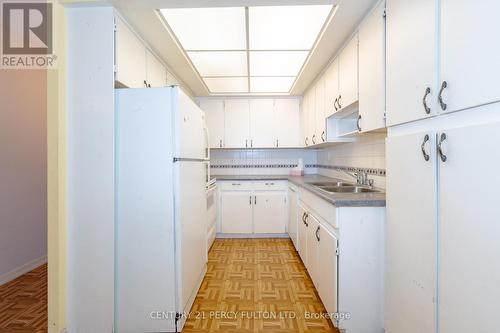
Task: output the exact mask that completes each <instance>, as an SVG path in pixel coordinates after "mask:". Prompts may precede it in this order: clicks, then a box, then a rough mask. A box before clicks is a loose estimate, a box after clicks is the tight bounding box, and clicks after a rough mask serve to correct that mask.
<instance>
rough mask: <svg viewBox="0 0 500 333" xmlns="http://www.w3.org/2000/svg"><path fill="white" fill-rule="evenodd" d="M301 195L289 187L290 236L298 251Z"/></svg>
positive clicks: (295, 189)
mask: <svg viewBox="0 0 500 333" xmlns="http://www.w3.org/2000/svg"><path fill="white" fill-rule="evenodd" d="M298 200H299V194H298V192H297V188H295V187H292V186H289V187H288V235H289V236H290V239H291V240H292V243H293V245H294V246H295V249H296V250H297V251H298V250H299V247H298V244H299V242H298V230H297V229H298V226H299V225H298V223H299V202H298Z"/></svg>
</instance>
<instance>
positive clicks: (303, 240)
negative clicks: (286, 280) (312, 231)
mask: <svg viewBox="0 0 500 333" xmlns="http://www.w3.org/2000/svg"><path fill="white" fill-rule="evenodd" d="M306 215H307V210H306V209H305V208H304V207H303V206H302V205H300V204H299V222H298V223H299V225H298V239H299V255H300V259H302V262H303V263H304V266H306V267H307V224H306V223H307V222H306V220H305V217H306Z"/></svg>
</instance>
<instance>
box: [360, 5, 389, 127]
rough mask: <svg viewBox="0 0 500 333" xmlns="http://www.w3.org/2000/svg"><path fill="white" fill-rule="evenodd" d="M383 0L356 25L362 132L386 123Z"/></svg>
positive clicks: (383, 125)
mask: <svg viewBox="0 0 500 333" xmlns="http://www.w3.org/2000/svg"><path fill="white" fill-rule="evenodd" d="M384 12H385V2H384V1H382V2H381V3H380V4H378V5H377V7H375V9H374V10H373V11H372V12H371V13H370V14H369V15H368V17H367V18H366V19H365V21H363V23H362V24H361V27H360V29H359V35H358V36H359V115H358V118H359V119H358V126H359V129H360V131H361V132H370V131H374V130H379V129H382V128H384V127H385V118H384V117H385V14H384Z"/></svg>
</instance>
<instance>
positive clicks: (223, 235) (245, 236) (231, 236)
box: [216, 233, 290, 238]
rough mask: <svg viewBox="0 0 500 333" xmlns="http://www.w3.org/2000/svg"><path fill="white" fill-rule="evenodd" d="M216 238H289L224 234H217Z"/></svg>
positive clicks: (269, 235)
mask: <svg viewBox="0 0 500 333" xmlns="http://www.w3.org/2000/svg"><path fill="white" fill-rule="evenodd" d="M216 238H290V236H288V234H286V233H285V234H226V233H217V235H216Z"/></svg>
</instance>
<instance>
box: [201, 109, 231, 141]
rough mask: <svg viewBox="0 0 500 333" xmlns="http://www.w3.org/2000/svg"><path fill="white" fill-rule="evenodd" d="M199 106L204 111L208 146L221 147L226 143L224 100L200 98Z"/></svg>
mask: <svg viewBox="0 0 500 333" xmlns="http://www.w3.org/2000/svg"><path fill="white" fill-rule="evenodd" d="M200 108H201V109H202V110H204V111H205V119H206V126H207V127H208V129H209V138H210V148H223V147H224V146H225V143H226V142H225V139H224V138H225V137H224V122H225V119H224V101H223V100H222V99H202V100H200Z"/></svg>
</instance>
